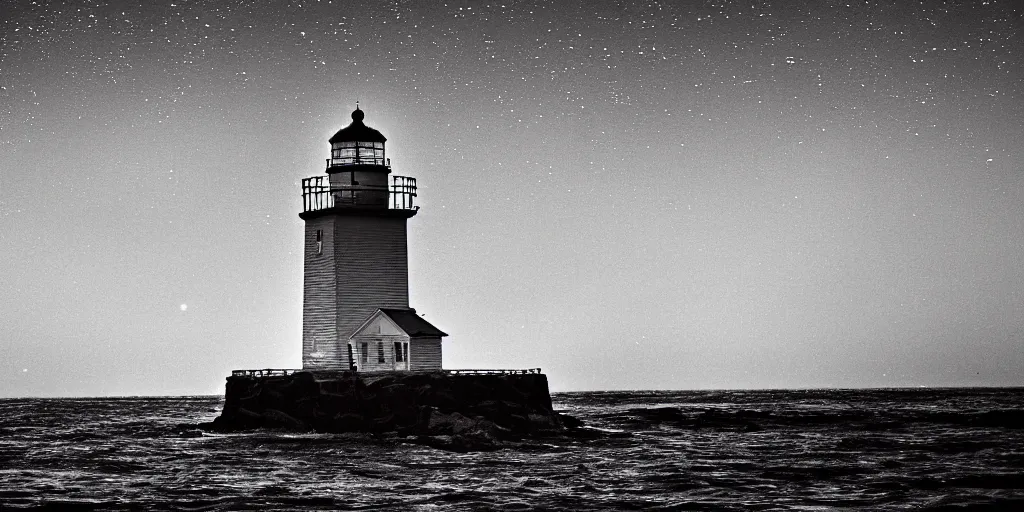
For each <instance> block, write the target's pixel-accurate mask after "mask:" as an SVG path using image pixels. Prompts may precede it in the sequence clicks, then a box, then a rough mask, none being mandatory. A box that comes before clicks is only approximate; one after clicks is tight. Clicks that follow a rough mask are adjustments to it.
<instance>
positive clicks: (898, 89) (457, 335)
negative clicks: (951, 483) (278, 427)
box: [0, 0, 1024, 396]
mask: <svg viewBox="0 0 1024 512" xmlns="http://www.w3.org/2000/svg"><path fill="white" fill-rule="evenodd" d="M898 3H899V4H900V5H899V6H892V5H887V3H881V4H879V3H876V2H867V3H865V2H835V1H826V2H790V1H779V2H753V3H750V2H743V3H741V2H727V3H724V4H723V3H719V2H703V3H700V5H696V4H698V3H697V2H666V3H658V2H612V1H604V0H601V1H597V2H592V1H585V2H584V1H575V2H568V1H566V2H561V1H559V2H542V1H536V2H519V1H514V0H508V1H505V2H492V3H477V2H448V3H447V4H442V3H440V2H366V3H364V4H357V3H354V2H338V1H335V2H333V3H332V2H326V1H320V2H317V1H311V2H288V3H285V2H278V3H275V4H274V5H273V6H265V5H260V3H258V2H249V1H235V2H190V1H184V0H173V1H170V2H168V1H166V0H163V1H158V2H145V4H146V6H145V7H140V6H139V5H137V2H123V3H114V2H69V3H61V2H28V1H25V0H14V1H13V2H12V1H5V2H4V3H3V6H2V7H0V10H2V11H3V14H2V15H0V262H2V270H0V396H52V395H61V396H66V395H73V396H82V395H173V394H213V393H221V392H223V383H224V378H225V376H227V375H228V374H229V372H230V370H232V369H236V368H295V367H298V366H300V364H301V362H300V343H301V321H302V315H301V308H302V254H301V250H302V236H303V222H302V221H301V220H300V219H299V217H298V213H299V211H300V210H301V207H302V203H301V197H300V189H299V182H300V180H301V179H302V178H305V177H310V176H315V175H321V174H323V173H324V161H325V159H326V158H327V157H328V156H329V154H328V153H329V145H328V143H327V139H328V138H329V137H330V136H331V135H332V134H333V133H334V132H335V131H336V130H337V129H339V128H341V127H342V126H345V125H347V124H348V123H349V121H350V117H349V114H350V113H351V111H352V110H353V108H354V107H355V104H356V101H359V105H360V108H362V109H363V110H364V111H365V112H366V123H367V124H368V125H370V126H372V127H374V128H377V129H379V130H381V131H382V132H383V133H384V134H385V135H386V136H387V137H388V143H387V144H388V145H387V152H388V157H390V158H391V161H392V166H393V170H394V172H395V173H396V174H399V175H407V176H413V177H416V178H417V179H418V180H419V187H420V189H419V192H420V195H419V198H418V204H420V205H421V206H422V209H421V210H420V213H419V214H418V215H417V216H416V217H414V218H413V219H411V220H410V222H409V230H410V234H409V238H410V247H409V255H410V273H411V276H410V294H411V295H410V299H411V305H412V306H413V307H415V308H416V309H417V310H418V311H419V312H420V313H425V314H426V318H427V319H428V320H429V321H431V322H433V323H434V324H436V325H437V326H438V327H440V328H441V329H443V330H444V331H446V332H448V333H449V334H450V337H448V338H446V340H445V342H444V365H445V367H446V368H495V367H497V368H502V367H504V368H528V367H541V368H543V369H544V371H545V373H547V374H548V377H549V380H550V382H551V386H552V389H553V390H555V391H566V390H591V389H690V388H750V387H753V388H764V387H863V386H870V387H876V386H886V387H888V386H961V385H1024V258H1022V257H1021V254H1022V253H1024V149H1022V148H1024V80H1022V79H1024V76H1022V75H1024V66H1022V64H1024V63H1022V51H1024V42H1022V34H1021V28H1022V27H1024V16H1022V13H1024V7H1021V6H1020V4H1019V3H1018V2H1015V1H964V2H945V3H943V2H939V1H925V2H918V3H910V2H898ZM676 4H687V5H686V6H679V5H676Z"/></svg>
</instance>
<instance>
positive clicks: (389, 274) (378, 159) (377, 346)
mask: <svg viewBox="0 0 1024 512" xmlns="http://www.w3.org/2000/svg"><path fill="white" fill-rule="evenodd" d="M385 141H387V139H386V138H385V137H384V135H383V134H381V133H380V132H379V131H377V130H375V129H373V128H370V127H369V126H366V125H365V124H363V111H362V110H359V106H358V105H357V106H356V110H355V111H353V112H352V124H350V125H348V126H346V127H345V128H342V129H341V130H339V131H338V132H337V133H335V134H334V136H333V137H331V139H330V144H331V157H330V158H328V159H327V174H326V176H314V177H312V178H306V179H304V180H302V202H303V209H302V213H300V214H299V217H300V218H302V219H303V220H304V221H305V222H306V236H305V248H304V251H303V254H304V258H303V262H304V269H303V303H302V369H303V370H359V371H385V370H386V371H395V370H440V369H441V338H442V337H444V336H447V334H445V333H444V332H442V331H441V330H440V329H438V328H437V327H434V326H433V325H431V324H430V322H427V321H426V320H424V319H423V318H422V317H421V316H419V315H418V314H417V313H416V310H414V309H412V308H410V307H409V258H408V249H407V244H408V241H407V236H406V221H407V220H408V219H410V218H412V217H413V216H414V215H416V212H417V210H419V207H418V206H414V205H413V200H414V198H415V197H416V179H415V178H409V177H405V176H392V175H391V162H390V159H387V158H385V154H384V143H385Z"/></svg>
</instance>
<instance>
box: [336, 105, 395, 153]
mask: <svg viewBox="0 0 1024 512" xmlns="http://www.w3.org/2000/svg"><path fill="white" fill-rule="evenodd" d="M387 140H388V139H387V138H386V137H384V134H382V133H380V132H379V131H377V130H374V129H373V128H370V127H369V126H366V125H365V124H363V111H362V110H359V106H358V105H356V109H355V110H353V111H352V124H350V125H348V126H346V127H344V128H342V129H340V130H338V133H335V134H334V136H333V137H331V140H330V141H329V142H330V143H331V144H334V143H337V142H381V143H383V142H385V141H387Z"/></svg>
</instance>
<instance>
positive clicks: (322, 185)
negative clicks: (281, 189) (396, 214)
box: [302, 176, 419, 212]
mask: <svg viewBox="0 0 1024 512" xmlns="http://www.w3.org/2000/svg"><path fill="white" fill-rule="evenodd" d="M384 193H385V192H384V187H383V186H381V187H380V188H377V187H369V186H365V187H361V186H358V185H345V186H344V187H335V188H331V182H330V177H328V176H313V177H312V178H306V179H303V180H302V211H303V212H315V211H319V210H326V209H328V208H334V207H335V206H347V207H352V206H376V205H378V204H379V205H380V206H379V207H382V208H383V207H386V208H389V209H391V210H416V209H419V207H418V206H416V205H415V204H414V201H415V199H416V178H410V177H408V176H392V177H391V185H390V186H389V187H388V190H387V195H388V197H387V202H383V201H381V202H378V201H376V199H377V198H379V199H381V200H384V197H383V194H384ZM364 194H365V197H366V198H367V199H368V200H369V201H370V203H371V204H361V202H360V200H359V199H358V198H359V197H360V196H362V195H364Z"/></svg>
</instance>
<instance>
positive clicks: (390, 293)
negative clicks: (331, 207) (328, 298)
mask: <svg viewBox="0 0 1024 512" xmlns="http://www.w3.org/2000/svg"><path fill="white" fill-rule="evenodd" d="M406 243H407V240H406V219H405V218H404V217H383V216H382V217H378V216H354V215H341V216H337V217H335V218H334V255H335V258H336V263H335V264H336V267H337V282H336V292H337V299H336V300H337V308H338V309H337V332H338V337H339V339H341V340H347V339H348V337H349V336H351V335H352V333H353V331H355V330H356V328H358V327H359V325H360V324H362V323H363V321H364V320H366V319H367V317H369V316H370V315H371V314H372V313H373V312H374V311H376V310H377V309H378V308H408V307H409V263H408V253H407V249H406Z"/></svg>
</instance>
